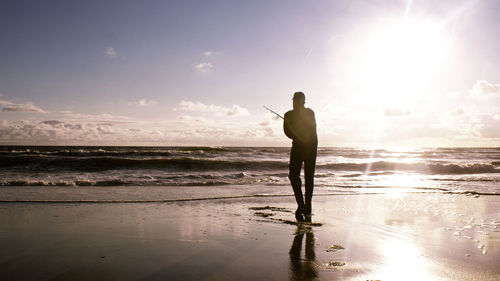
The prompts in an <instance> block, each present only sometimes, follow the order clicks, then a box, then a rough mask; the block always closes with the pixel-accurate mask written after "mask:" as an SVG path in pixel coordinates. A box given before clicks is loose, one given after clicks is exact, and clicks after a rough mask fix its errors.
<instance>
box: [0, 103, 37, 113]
mask: <svg viewBox="0 0 500 281" xmlns="http://www.w3.org/2000/svg"><path fill="white" fill-rule="evenodd" d="M0 106H2V111H11V112H35V113H47V112H46V111H45V110H43V109H41V108H39V107H38V106H35V105H34V104H33V103H31V102H27V103H21V104H17V103H13V102H10V101H5V100H0Z"/></svg>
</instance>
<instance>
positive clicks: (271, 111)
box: [263, 105, 285, 120]
mask: <svg viewBox="0 0 500 281" xmlns="http://www.w3.org/2000/svg"><path fill="white" fill-rule="evenodd" d="M263 107H264V108H265V109H267V110H269V111H271V112H272V113H274V114H276V116H278V117H279V118H281V119H283V120H284V119H285V118H283V116H281V115H279V114H278V113H276V112H275V111H274V110H272V109H269V108H268V107H267V106H265V105H263Z"/></svg>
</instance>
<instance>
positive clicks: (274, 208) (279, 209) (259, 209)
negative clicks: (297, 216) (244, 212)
mask: <svg viewBox="0 0 500 281" xmlns="http://www.w3.org/2000/svg"><path fill="white" fill-rule="evenodd" d="M248 209H250V210H254V211H272V212H284V213H293V211H292V210H290V209H287V208H282V207H271V206H265V207H250V208H248Z"/></svg>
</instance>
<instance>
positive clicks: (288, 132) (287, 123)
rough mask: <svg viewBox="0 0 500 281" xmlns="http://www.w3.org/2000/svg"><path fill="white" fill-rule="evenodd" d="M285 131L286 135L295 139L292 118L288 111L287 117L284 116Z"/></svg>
mask: <svg viewBox="0 0 500 281" xmlns="http://www.w3.org/2000/svg"><path fill="white" fill-rule="evenodd" d="M283 131H284V132H285V135H286V136H287V137H288V138H290V139H292V140H293V139H295V135H294V134H293V132H292V128H290V119H289V115H288V112H287V113H285V118H283Z"/></svg>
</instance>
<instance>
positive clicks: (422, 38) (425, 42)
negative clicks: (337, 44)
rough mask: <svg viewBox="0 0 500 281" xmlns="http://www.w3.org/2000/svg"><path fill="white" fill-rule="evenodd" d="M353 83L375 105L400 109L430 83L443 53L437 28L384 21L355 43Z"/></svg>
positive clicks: (444, 50)
mask: <svg viewBox="0 0 500 281" xmlns="http://www.w3.org/2000/svg"><path fill="white" fill-rule="evenodd" d="M359 44H360V46H359V48H358V52H359V53H358V55H357V60H358V61H357V63H355V67H356V68H357V69H355V70H354V73H355V76H356V78H355V80H356V81H357V82H358V83H359V85H360V86H361V87H362V88H363V92H365V93H369V96H370V97H371V98H372V99H373V101H374V102H375V103H376V104H381V103H382V104H384V105H395V106H397V105H401V104H406V103H408V102H409V100H408V98H409V97H411V96H414V94H417V93H418V94H421V89H422V88H425V87H426V86H428V84H429V83H431V81H432V79H433V77H434V75H435V73H436V72H437V71H439V65H440V63H441V62H442V60H443V58H444V56H445V54H446V49H447V44H446V40H445V39H444V38H443V35H442V32H441V29H440V26H439V25H438V24H437V23H432V22H426V21H420V22H417V21H410V20H400V21H384V22H381V23H379V24H375V25H374V26H373V27H372V28H370V30H369V31H368V32H367V34H366V33H365V36H363V38H362V39H361V42H360V43H359Z"/></svg>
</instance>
